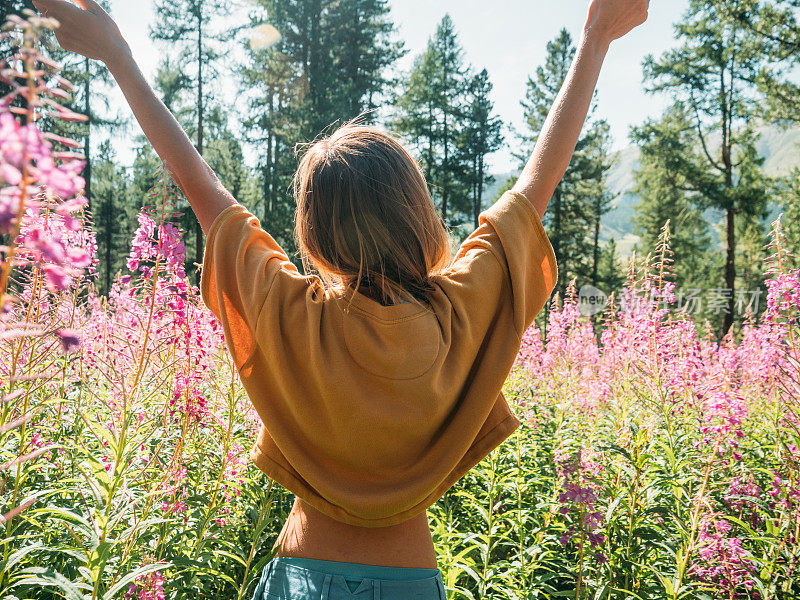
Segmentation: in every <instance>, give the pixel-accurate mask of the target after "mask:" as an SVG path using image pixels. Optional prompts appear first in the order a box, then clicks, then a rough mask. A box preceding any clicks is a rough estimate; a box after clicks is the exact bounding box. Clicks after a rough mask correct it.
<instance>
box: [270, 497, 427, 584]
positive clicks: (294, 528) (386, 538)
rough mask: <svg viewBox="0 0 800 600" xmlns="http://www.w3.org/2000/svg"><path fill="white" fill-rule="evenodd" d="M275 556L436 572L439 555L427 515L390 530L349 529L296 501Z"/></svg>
mask: <svg viewBox="0 0 800 600" xmlns="http://www.w3.org/2000/svg"><path fill="white" fill-rule="evenodd" d="M275 546H277V547H278V552H277V554H276V556H293V557H298V558H313V559H317V560H331V561H336V562H348V563H358V564H364V565H378V566H383V567H409V568H413V569H436V568H437V567H438V565H437V562H436V552H435V550H434V548H433V539H432V538H431V529H430V526H429V525H428V516H427V514H426V513H425V511H423V512H421V513H420V514H418V515H417V516H416V517H412V518H411V519H409V520H407V521H404V522H403V523H399V524H398V525H391V526H389V527H358V526H356V525H348V524H347V523H342V522H340V521H337V520H335V519H333V518H332V517H329V516H328V515H326V514H324V513H322V512H320V511H318V510H317V509H315V508H314V507H312V506H310V505H309V504H308V503H306V502H304V501H303V500H301V499H300V498H295V502H294V506H293V507H292V511H291V513H289V517H288V518H287V519H286V523H285V524H284V526H283V530H282V531H281V533H280V535H279V536H278V540H277V541H276V542H275Z"/></svg>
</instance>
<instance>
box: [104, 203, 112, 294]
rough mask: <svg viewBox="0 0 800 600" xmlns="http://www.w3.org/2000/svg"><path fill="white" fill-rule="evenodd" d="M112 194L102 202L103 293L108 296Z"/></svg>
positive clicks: (109, 284) (109, 285) (109, 286)
mask: <svg viewBox="0 0 800 600" xmlns="http://www.w3.org/2000/svg"><path fill="white" fill-rule="evenodd" d="M112 198H113V196H112V194H111V193H109V195H108V197H107V198H106V199H105V201H104V202H103V213H102V217H103V228H104V229H105V231H106V251H105V263H106V273H105V284H106V285H105V292H106V294H108V292H109V291H111V256H112V244H113V241H114V232H113V228H114V221H113V219H112V218H111V214H112V212H113V211H112V210H111V202H112Z"/></svg>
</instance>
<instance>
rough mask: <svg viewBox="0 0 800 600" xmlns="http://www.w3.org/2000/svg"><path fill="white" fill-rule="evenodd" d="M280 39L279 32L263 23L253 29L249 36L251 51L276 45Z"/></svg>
mask: <svg viewBox="0 0 800 600" xmlns="http://www.w3.org/2000/svg"><path fill="white" fill-rule="evenodd" d="M280 39H281V34H280V32H279V31H278V30H277V29H275V27H273V26H272V25H270V24H269V23H265V24H264V25H259V26H258V27H256V28H255V29H253V32H252V33H251V34H250V47H251V48H252V49H253V50H264V49H266V48H269V47H270V46H274V45H275V44H277V43H278V42H279V41H280Z"/></svg>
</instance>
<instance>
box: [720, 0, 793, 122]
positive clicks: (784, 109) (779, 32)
mask: <svg viewBox="0 0 800 600" xmlns="http://www.w3.org/2000/svg"><path fill="white" fill-rule="evenodd" d="M716 2H718V3H719V4H720V9H722V10H725V11H726V12H727V14H728V15H729V16H730V17H731V18H733V19H736V20H737V21H738V22H739V23H740V24H741V26H742V27H743V28H745V29H746V30H747V31H748V32H749V33H751V34H752V43H753V46H754V47H755V49H756V50H757V51H758V52H759V53H760V54H761V57H762V59H763V65H762V67H761V69H760V71H759V72H758V78H757V81H758V84H759V88H760V90H761V92H762V94H763V95H764V96H765V97H766V100H767V101H766V102H765V103H763V104H762V105H761V107H762V108H763V109H764V110H763V112H764V114H765V116H767V117H768V118H770V119H781V120H787V121H790V122H794V123H798V122H800V84H799V83H798V81H797V69H796V67H797V62H798V59H800V0H736V1H735V2H730V1H728V2H721V0H716Z"/></svg>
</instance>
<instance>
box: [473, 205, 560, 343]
mask: <svg viewBox="0 0 800 600" xmlns="http://www.w3.org/2000/svg"><path fill="white" fill-rule="evenodd" d="M476 245H477V246H479V247H482V248H484V249H488V250H489V251H490V252H491V253H492V254H493V255H494V256H495V258H496V259H497V261H498V262H499V263H500V266H501V268H502V271H503V275H504V277H505V279H506V281H507V283H508V288H506V289H510V298H505V299H502V301H506V302H510V305H511V311H512V315H513V323H514V328H515V330H516V333H517V335H518V336H520V337H521V336H522V334H523V333H524V332H525V330H526V329H528V327H530V325H531V324H532V323H533V321H534V319H535V318H536V315H538V314H539V311H540V310H542V307H543V306H544V304H545V302H547V299H548V298H549V297H550V294H551V293H552V292H553V289H554V288H555V286H556V282H557V280H558V270H557V269H558V268H557V263H556V257H555V254H554V252H553V247H552V245H551V244H550V240H549V239H548V237H547V234H546V233H545V230H544V227H543V226H542V221H541V219H540V218H539V214H538V213H537V212H536V209H535V208H534V206H533V204H532V203H531V201H530V200H528V198H526V197H525V196H524V195H522V194H519V193H517V192H513V191H508V192H506V193H505V194H503V195H502V196H501V197H500V199H499V200H498V201H497V202H495V203H494V205H492V206H491V207H489V208H488V209H487V210H485V211H483V212H482V213H481V214H480V217H479V227H478V229H476V230H475V232H473V234H472V235H470V237H469V238H467V239H466V240H465V241H464V243H463V244H462V250H461V251H460V254H461V253H463V252H464V250H466V249H469V248H470V247H473V246H476Z"/></svg>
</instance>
